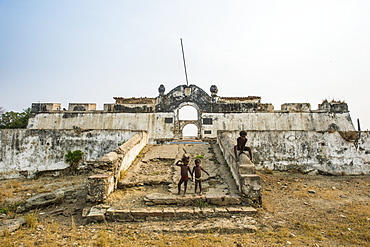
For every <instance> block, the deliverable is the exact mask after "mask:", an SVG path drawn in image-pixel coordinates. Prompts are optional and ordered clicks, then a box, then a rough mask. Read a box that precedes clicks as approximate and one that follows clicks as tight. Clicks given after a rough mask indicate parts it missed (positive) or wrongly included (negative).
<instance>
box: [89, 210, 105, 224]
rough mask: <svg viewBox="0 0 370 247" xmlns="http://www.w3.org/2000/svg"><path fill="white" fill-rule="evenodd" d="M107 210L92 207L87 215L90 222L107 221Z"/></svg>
mask: <svg viewBox="0 0 370 247" xmlns="http://www.w3.org/2000/svg"><path fill="white" fill-rule="evenodd" d="M106 212H107V210H106V209H103V208H100V207H92V208H91V209H90V212H89V214H88V215H87V221H88V222H102V221H105V213H106Z"/></svg>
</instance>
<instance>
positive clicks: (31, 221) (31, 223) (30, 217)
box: [25, 212, 39, 230]
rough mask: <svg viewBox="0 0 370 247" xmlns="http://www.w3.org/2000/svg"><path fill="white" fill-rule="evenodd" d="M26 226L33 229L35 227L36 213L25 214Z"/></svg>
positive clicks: (37, 221)
mask: <svg viewBox="0 0 370 247" xmlns="http://www.w3.org/2000/svg"><path fill="white" fill-rule="evenodd" d="M25 220H26V226H27V227H28V228H30V229H31V230H35V229H36V227H37V224H38V223H39V220H38V217H37V215H36V213H34V212H32V213H28V214H27V215H26V219H25Z"/></svg>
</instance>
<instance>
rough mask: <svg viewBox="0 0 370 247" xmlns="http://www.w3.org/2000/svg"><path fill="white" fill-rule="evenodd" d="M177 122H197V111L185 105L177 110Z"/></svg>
mask: <svg viewBox="0 0 370 247" xmlns="http://www.w3.org/2000/svg"><path fill="white" fill-rule="evenodd" d="M179 120H198V111H197V109H195V107H194V106H190V105H186V106H183V107H181V108H180V109H179Z"/></svg>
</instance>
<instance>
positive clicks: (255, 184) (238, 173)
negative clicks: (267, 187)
mask: <svg viewBox="0 0 370 247" xmlns="http://www.w3.org/2000/svg"><path fill="white" fill-rule="evenodd" d="M217 142H218V144H219V146H220V149H221V150H222V152H223V156H224V158H225V160H226V161H227V164H228V165H229V167H230V171H231V174H232V176H233V178H234V180H235V183H236V184H237V186H238V188H239V192H240V193H241V194H242V196H243V197H244V198H245V199H247V201H248V203H250V204H254V205H256V206H261V205H262V182H261V178H260V176H258V175H257V174H256V168H255V165H254V164H253V163H252V162H251V161H250V159H249V158H248V156H247V155H245V154H242V155H239V156H238V159H239V161H238V162H237V161H236V159H235V154H234V145H235V143H234V141H233V139H232V136H231V135H229V133H227V132H223V133H220V134H219V135H218V138H217Z"/></svg>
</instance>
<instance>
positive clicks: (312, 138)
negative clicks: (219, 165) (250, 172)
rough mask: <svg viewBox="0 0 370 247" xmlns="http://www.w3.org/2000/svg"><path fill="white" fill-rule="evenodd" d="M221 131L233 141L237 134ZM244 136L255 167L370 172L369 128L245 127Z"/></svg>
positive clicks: (325, 171)
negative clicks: (306, 129)
mask: <svg viewBox="0 0 370 247" xmlns="http://www.w3.org/2000/svg"><path fill="white" fill-rule="evenodd" d="M224 133H227V135H229V136H230V138H232V139H233V140H235V142H236V138H237V137H238V136H239V133H238V131H231V132H224ZM342 136H344V137H345V138H346V139H351V140H352V141H348V140H346V139H345V138H344V137H342ZM348 136H349V137H351V138H348ZM354 136H355V137H356V136H357V137H358V139H357V141H355V139H356V138H353V137H354ZM247 138H248V143H247V145H248V146H250V147H252V151H253V155H254V157H253V158H254V161H255V162H254V163H255V164H256V165H257V167H258V168H263V167H266V168H269V169H273V170H280V171H283V170H289V169H299V170H301V171H304V172H310V171H319V172H322V173H328V174H335V175H341V174H351V175H355V174H369V173H370V132H365V131H363V132H355V131H351V132H337V131H273V130H271V131H248V136H247Z"/></svg>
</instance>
